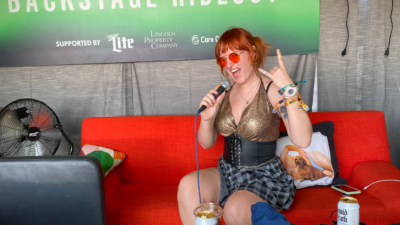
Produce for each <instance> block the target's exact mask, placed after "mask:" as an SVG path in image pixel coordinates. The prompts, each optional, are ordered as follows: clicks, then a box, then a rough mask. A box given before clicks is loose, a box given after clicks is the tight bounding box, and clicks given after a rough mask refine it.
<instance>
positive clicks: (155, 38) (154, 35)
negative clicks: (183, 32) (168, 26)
mask: <svg viewBox="0 0 400 225" xmlns="http://www.w3.org/2000/svg"><path fill="white" fill-rule="evenodd" d="M175 36H176V33H175V32H172V31H167V32H156V31H150V37H144V43H145V44H150V47H151V48H152V49H159V48H178V43H176V42H174V37H175Z"/></svg>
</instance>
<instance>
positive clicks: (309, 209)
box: [282, 181, 389, 225]
mask: <svg viewBox="0 0 400 225" xmlns="http://www.w3.org/2000/svg"><path fill="white" fill-rule="evenodd" d="M349 183H350V184H351V182H350V181H349ZM340 197H342V194H341V193H340V192H338V191H336V190H334V189H332V188H331V187H310V188H306V189H300V190H297V191H296V195H295V199H294V203H293V205H292V207H291V208H290V209H289V210H287V211H283V212H282V213H283V214H284V215H285V216H286V218H287V219H288V220H289V221H290V222H291V223H294V224H296V225H310V224H332V222H331V221H330V215H331V213H332V212H333V211H334V210H336V209H337V205H338V203H339V199H340ZM352 197H354V198H356V199H357V200H358V202H359V204H360V222H364V223H366V224H368V225H370V224H389V223H388V213H387V211H386V208H385V205H384V204H383V203H382V202H381V201H380V200H379V199H377V198H375V197H373V196H371V195H369V194H367V193H365V192H361V194H357V195H352ZM332 219H333V220H337V214H336V213H334V215H333V216H332Z"/></svg>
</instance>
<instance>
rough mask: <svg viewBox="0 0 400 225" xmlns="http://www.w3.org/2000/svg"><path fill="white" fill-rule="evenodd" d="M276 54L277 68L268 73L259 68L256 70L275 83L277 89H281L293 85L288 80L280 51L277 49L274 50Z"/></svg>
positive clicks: (290, 80)
mask: <svg viewBox="0 0 400 225" xmlns="http://www.w3.org/2000/svg"><path fill="white" fill-rule="evenodd" d="M276 54H277V56H278V62H279V66H275V67H274V68H273V69H272V70H270V71H269V72H267V71H265V70H263V69H261V68H258V70H259V71H260V72H261V73H263V74H264V75H266V76H267V77H269V78H270V79H271V80H272V81H273V82H274V83H275V85H276V86H278V87H279V88H283V87H285V86H286V85H289V84H293V80H292V78H290V76H289V74H288V72H287V70H286V67H285V64H284V63H283V58H282V54H281V51H280V50H279V49H277V50H276Z"/></svg>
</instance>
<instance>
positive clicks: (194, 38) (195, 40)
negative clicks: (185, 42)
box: [192, 35, 200, 45]
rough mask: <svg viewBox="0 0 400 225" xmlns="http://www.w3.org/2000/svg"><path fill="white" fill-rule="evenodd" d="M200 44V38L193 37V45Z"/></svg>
mask: <svg viewBox="0 0 400 225" xmlns="http://www.w3.org/2000/svg"><path fill="white" fill-rule="evenodd" d="M199 42H200V41H199V36H197V35H193V37H192V43H193V44H194V45H197V44H198V43H199Z"/></svg>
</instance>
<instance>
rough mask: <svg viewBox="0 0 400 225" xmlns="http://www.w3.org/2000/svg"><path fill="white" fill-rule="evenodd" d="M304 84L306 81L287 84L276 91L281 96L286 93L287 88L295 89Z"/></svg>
mask: <svg viewBox="0 0 400 225" xmlns="http://www.w3.org/2000/svg"><path fill="white" fill-rule="evenodd" d="M305 82H306V80H301V81H297V82H294V83H293V84H288V85H286V86H285V87H283V88H281V89H279V90H278V93H279V94H280V95H282V94H283V92H285V91H286V88H288V87H296V86H297V85H300V84H304V83H305Z"/></svg>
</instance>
